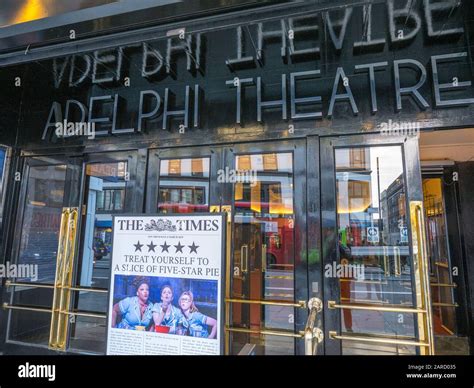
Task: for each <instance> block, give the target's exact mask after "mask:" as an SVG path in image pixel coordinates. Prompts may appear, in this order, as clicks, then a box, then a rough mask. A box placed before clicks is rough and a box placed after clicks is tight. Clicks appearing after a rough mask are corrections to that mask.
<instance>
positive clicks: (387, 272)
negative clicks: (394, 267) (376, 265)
mask: <svg viewBox="0 0 474 388" xmlns="http://www.w3.org/2000/svg"><path fill="white" fill-rule="evenodd" d="M383 267H384V274H385V276H390V267H389V261H388V248H387V247H383Z"/></svg>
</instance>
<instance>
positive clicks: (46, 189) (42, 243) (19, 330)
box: [3, 157, 80, 348]
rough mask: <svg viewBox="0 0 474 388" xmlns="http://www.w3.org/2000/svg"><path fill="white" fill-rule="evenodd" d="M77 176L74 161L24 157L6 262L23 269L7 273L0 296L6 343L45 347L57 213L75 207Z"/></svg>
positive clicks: (59, 214) (50, 304) (47, 332)
mask: <svg viewBox="0 0 474 388" xmlns="http://www.w3.org/2000/svg"><path fill="white" fill-rule="evenodd" d="M79 177H80V164H78V162H77V160H74V159H70V158H65V157H35V158H25V159H24V160H23V170H22V171H21V175H19V178H20V179H19V182H20V183H21V193H20V201H19V204H20V206H19V207H18V212H17V222H16V225H15V232H14V239H13V246H12V255H11V264H12V265H16V266H17V267H16V268H17V269H20V268H21V269H22V270H21V271H18V272H17V273H10V274H9V275H10V276H9V277H8V280H7V282H6V286H7V287H6V291H7V292H6V294H5V296H4V301H8V302H6V303H7V304H6V305H5V304H4V307H5V306H8V307H9V309H8V314H6V319H5V320H4V322H5V324H6V328H7V333H6V338H7V342H9V343H20V344H29V345H37V346H42V347H46V348H47V346H48V343H49V337H50V329H51V318H52V314H51V312H52V308H53V297H54V284H55V274H56V270H57V256H58V245H59V240H60V228H61V217H62V213H63V209H64V208H68V207H71V206H74V205H76V206H77V202H75V201H77V198H78V197H77V195H76V192H77V189H78V187H79ZM73 187H74V188H75V190H71V188H73ZM3 327H5V326H3Z"/></svg>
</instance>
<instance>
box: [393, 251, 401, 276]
mask: <svg viewBox="0 0 474 388" xmlns="http://www.w3.org/2000/svg"><path fill="white" fill-rule="evenodd" d="M393 256H394V259H395V261H394V264H395V276H397V277H399V276H401V274H402V271H401V267H402V264H401V261H400V248H399V247H393Z"/></svg>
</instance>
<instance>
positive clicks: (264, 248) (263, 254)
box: [262, 244, 267, 272]
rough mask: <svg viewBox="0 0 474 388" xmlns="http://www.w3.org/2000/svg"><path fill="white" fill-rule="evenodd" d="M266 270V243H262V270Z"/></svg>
mask: <svg viewBox="0 0 474 388" xmlns="http://www.w3.org/2000/svg"><path fill="white" fill-rule="evenodd" d="M266 271H267V244H262V272H266Z"/></svg>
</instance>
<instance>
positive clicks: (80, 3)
mask: <svg viewBox="0 0 474 388" xmlns="http://www.w3.org/2000/svg"><path fill="white" fill-rule="evenodd" d="M117 1H120V0H2V1H1V8H0V26H7V25H13V24H18V23H23V22H27V21H32V20H37V19H42V18H45V17H48V16H54V15H59V14H62V13H65V12H71V11H76V10H79V9H85V8H90V7H95V6H99V5H104V4H109V3H115V2H117Z"/></svg>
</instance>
